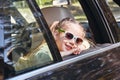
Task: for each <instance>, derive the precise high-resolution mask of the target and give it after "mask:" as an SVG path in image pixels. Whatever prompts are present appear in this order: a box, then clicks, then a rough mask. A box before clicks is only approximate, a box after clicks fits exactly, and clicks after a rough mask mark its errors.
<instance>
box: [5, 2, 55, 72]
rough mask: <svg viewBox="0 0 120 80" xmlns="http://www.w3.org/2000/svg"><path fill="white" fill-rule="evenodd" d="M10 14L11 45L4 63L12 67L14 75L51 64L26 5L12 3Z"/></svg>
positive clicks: (35, 23)
mask: <svg viewBox="0 0 120 80" xmlns="http://www.w3.org/2000/svg"><path fill="white" fill-rule="evenodd" d="M10 12H11V23H12V31H11V32H12V33H11V41H12V45H11V47H10V48H9V51H8V52H7V54H6V56H7V58H8V60H7V61H6V63H9V64H11V66H13V68H14V69H15V72H16V74H17V73H21V72H22V71H28V70H33V69H35V68H38V67H41V66H44V65H47V64H50V63H52V62H53V58H52V55H51V52H50V50H49V47H48V44H47V43H46V41H45V38H44V36H43V33H42V32H41V30H40V28H39V26H38V24H37V22H36V20H35V18H34V16H33V14H32V12H31V11H30V8H29V6H28V5H27V3H26V2H25V1H23V0H22V1H16V2H13V4H12V7H11V10H10Z"/></svg>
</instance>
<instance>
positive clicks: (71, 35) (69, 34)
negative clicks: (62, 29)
mask: <svg viewBox="0 0 120 80" xmlns="http://www.w3.org/2000/svg"><path fill="white" fill-rule="evenodd" d="M65 37H66V38H67V39H72V38H73V34H71V33H66V35H65Z"/></svg>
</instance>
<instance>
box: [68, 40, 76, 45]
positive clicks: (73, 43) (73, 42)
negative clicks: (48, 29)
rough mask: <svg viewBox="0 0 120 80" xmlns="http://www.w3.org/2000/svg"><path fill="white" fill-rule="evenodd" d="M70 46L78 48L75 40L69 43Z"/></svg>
mask: <svg viewBox="0 0 120 80" xmlns="http://www.w3.org/2000/svg"><path fill="white" fill-rule="evenodd" d="M69 44H70V45H71V46H72V47H76V46H77V45H76V42H75V40H74V39H71V40H70V42H69Z"/></svg>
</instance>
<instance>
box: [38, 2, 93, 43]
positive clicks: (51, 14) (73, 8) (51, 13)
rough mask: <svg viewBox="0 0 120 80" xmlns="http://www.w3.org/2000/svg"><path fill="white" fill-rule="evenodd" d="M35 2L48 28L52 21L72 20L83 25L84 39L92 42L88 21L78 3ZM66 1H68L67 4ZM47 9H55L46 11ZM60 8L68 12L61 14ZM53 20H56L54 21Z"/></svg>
mask: <svg viewBox="0 0 120 80" xmlns="http://www.w3.org/2000/svg"><path fill="white" fill-rule="evenodd" d="M36 1H37V4H38V5H39V7H40V9H41V10H42V12H43V15H44V17H45V18H46V20H47V23H48V25H49V27H50V25H51V24H52V23H53V22H54V21H53V20H58V21H60V20H61V19H63V18H64V17H65V16H66V17H70V18H74V19H75V20H77V21H78V22H79V23H80V24H82V25H83V27H84V29H85V31H86V38H88V39H89V40H90V41H91V40H92V41H93V42H94V38H93V33H92V31H91V29H90V26H89V24H88V19H87V17H86V15H85V13H84V11H83V8H82V6H81V4H80V3H79V1H77V0H76V1H73V0H51V1H44V2H43V3H41V2H39V1H38V0H36ZM67 1H69V2H67ZM56 7H57V8H56ZM47 8H56V9H47ZM60 8H64V9H67V10H68V12H65V10H63V11H64V12H62V9H61V10H60ZM44 9H46V10H44ZM69 12H70V13H69ZM67 14H68V15H67ZM46 16H47V17H46ZM54 18H56V19H54Z"/></svg>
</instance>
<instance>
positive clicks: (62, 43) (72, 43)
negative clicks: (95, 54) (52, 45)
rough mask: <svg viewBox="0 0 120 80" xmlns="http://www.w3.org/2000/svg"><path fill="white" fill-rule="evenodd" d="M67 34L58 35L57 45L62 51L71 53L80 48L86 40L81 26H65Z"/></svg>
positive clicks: (71, 24) (70, 24)
mask: <svg viewBox="0 0 120 80" xmlns="http://www.w3.org/2000/svg"><path fill="white" fill-rule="evenodd" d="M64 28H65V29H64V30H65V32H60V33H59V34H58V35H56V43H57V46H58V48H59V50H60V51H69V50H71V49H73V48H75V47H78V45H80V44H81V43H82V40H83V38H84V32H83V29H82V28H81V26H80V25H78V24H74V23H68V24H67V25H64Z"/></svg>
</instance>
